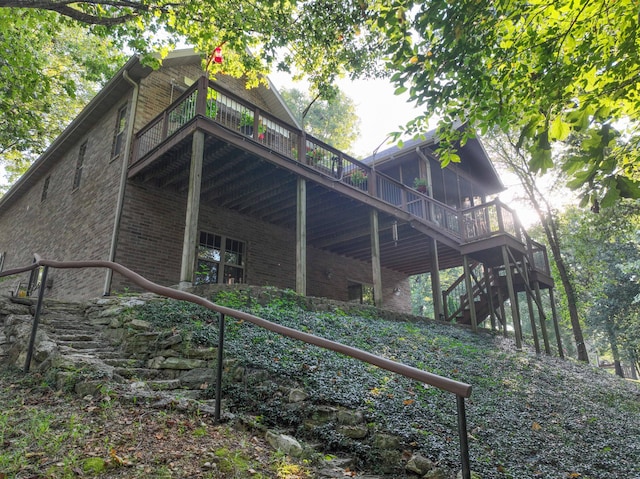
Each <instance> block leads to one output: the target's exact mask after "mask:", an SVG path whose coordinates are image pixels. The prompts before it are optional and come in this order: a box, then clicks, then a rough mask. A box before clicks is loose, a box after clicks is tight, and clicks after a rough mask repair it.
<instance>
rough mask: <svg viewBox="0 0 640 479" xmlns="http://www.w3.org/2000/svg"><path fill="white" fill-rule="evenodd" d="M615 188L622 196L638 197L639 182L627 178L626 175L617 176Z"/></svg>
mask: <svg viewBox="0 0 640 479" xmlns="http://www.w3.org/2000/svg"><path fill="white" fill-rule="evenodd" d="M616 181H617V185H616V186H617V188H618V190H619V191H620V196H621V197H623V198H640V182H638V181H635V180H632V179H631V178H627V177H626V176H617V177H616Z"/></svg>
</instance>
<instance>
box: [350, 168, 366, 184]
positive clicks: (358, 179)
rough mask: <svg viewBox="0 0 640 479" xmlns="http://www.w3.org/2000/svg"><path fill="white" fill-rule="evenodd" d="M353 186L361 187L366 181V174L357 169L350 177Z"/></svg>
mask: <svg viewBox="0 0 640 479" xmlns="http://www.w3.org/2000/svg"><path fill="white" fill-rule="evenodd" d="M350 179H351V184H352V185H353V186H362V185H364V184H365V182H366V181H367V172H366V171H364V170H362V169H360V168H358V169H356V170H355V171H354V172H353V173H351V176H350Z"/></svg>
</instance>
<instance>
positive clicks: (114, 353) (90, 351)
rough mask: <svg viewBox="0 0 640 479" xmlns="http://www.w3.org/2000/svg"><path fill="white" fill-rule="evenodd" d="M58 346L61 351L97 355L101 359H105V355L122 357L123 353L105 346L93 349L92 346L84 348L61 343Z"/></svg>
mask: <svg viewBox="0 0 640 479" xmlns="http://www.w3.org/2000/svg"><path fill="white" fill-rule="evenodd" d="M58 347H59V348H60V352H61V353H70V354H73V353H82V354H84V355H93V356H97V357H98V358H99V359H103V358H104V357H105V356H106V357H122V354H120V353H118V352H117V351H114V350H113V349H109V348H104V349H91V348H87V349H83V348H74V347H71V346H65V345H60V344H58Z"/></svg>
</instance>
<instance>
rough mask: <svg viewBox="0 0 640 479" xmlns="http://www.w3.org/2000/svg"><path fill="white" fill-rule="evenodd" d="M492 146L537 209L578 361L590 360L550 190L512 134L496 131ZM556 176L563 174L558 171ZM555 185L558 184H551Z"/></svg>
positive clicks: (497, 156) (525, 198) (495, 155)
mask: <svg viewBox="0 0 640 479" xmlns="http://www.w3.org/2000/svg"><path fill="white" fill-rule="evenodd" d="M489 147H490V149H491V151H492V152H493V153H494V158H498V159H499V162H500V163H502V164H503V165H505V166H506V167H507V168H508V169H509V171H511V172H512V173H513V174H514V175H515V176H516V177H517V178H518V180H519V183H520V185H521V186H522V192H523V193H524V198H523V199H524V200H526V201H527V202H528V203H529V204H530V205H531V206H532V207H533V209H534V210H535V212H536V214H537V216H538V218H539V219H540V224H541V226H542V229H543V231H544V235H545V238H546V240H547V244H548V245H549V247H550V249H551V255H552V257H553V261H554V263H555V265H556V268H557V271H558V275H559V276H560V282H561V284H562V289H563V291H564V293H565V297H566V301H567V310H568V313H569V318H570V322H571V330H572V331H573V337H574V340H575V344H576V350H577V353H578V359H579V360H581V361H586V362H588V361H589V356H588V354H587V347H586V344H585V342H584V335H583V333H582V325H581V321H580V315H579V312H578V303H577V297H576V291H575V286H574V283H573V280H572V272H571V268H570V267H569V266H568V265H567V264H566V261H565V257H564V255H563V242H562V236H561V235H560V234H559V232H558V223H557V220H556V218H557V213H558V210H557V209H556V208H554V205H553V204H552V203H551V201H550V197H549V194H548V192H547V191H543V190H542V189H541V188H540V187H539V183H538V181H537V180H538V177H537V175H536V172H535V171H534V170H533V168H532V166H531V161H530V159H529V157H528V156H527V155H526V153H525V152H524V151H523V150H522V149H520V148H518V145H517V144H516V141H514V139H513V138H511V137H510V136H509V135H504V134H500V133H499V132H498V133H496V132H494V135H493V136H491V137H490V140H489ZM554 173H556V174H559V175H562V172H561V171H560V169H559V168H556V169H555V171H554ZM552 183H556V184H557V183H558V182H557V181H556V182H552Z"/></svg>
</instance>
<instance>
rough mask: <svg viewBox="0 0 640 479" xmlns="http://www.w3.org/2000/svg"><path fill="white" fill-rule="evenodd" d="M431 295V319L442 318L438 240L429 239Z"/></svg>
mask: <svg viewBox="0 0 640 479" xmlns="http://www.w3.org/2000/svg"><path fill="white" fill-rule="evenodd" d="M431 258H432V259H431V295H432V296H433V319H443V318H444V309H443V308H442V283H441V282H440V260H439V259H438V240H437V239H435V238H433V239H432V240H431Z"/></svg>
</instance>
